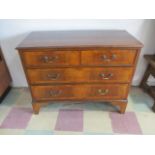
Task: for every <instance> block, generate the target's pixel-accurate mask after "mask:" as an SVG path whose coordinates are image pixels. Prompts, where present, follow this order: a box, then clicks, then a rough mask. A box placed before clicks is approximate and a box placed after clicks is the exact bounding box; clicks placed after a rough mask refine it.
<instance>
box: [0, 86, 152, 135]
mask: <svg viewBox="0 0 155 155" xmlns="http://www.w3.org/2000/svg"><path fill="white" fill-rule="evenodd" d="M152 105H153V100H152V98H150V97H149V96H148V95H147V94H146V93H144V92H143V91H142V90H141V89H139V88H137V87H132V88H131V91H130V95H129V98H128V106H127V110H126V113H125V114H119V113H118V112H117V110H118V109H117V108H116V107H113V106H111V105H109V104H107V103H105V104H103V103H91V102H89V103H88V102H87V103H85V104H80V103H79V102H77V103H74V104H73V103H70V102H66V103H65V104H62V103H59V104H58V103H53V104H50V105H48V106H46V107H43V108H42V109H41V111H40V113H39V115H34V114H33V113H32V108H31V96H30V93H29V90H28V89H27V88H14V89H12V90H11V91H10V92H9V94H8V95H7V97H6V98H5V99H4V101H3V102H2V103H1V104H0V135H20V134H22V135H23V134H24V135H53V134H56V135H57V134H86V135H97V134H102V135H111V134H140V135H141V134H155V123H154V121H155V113H153V112H152V110H151V107H152Z"/></svg>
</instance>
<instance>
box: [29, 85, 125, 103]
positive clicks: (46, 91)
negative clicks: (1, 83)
mask: <svg viewBox="0 0 155 155" xmlns="http://www.w3.org/2000/svg"><path fill="white" fill-rule="evenodd" d="M127 89H128V85H127V84H104V85H102V84H92V85H90V84H83V85H80V84H78V85H50V86H31V90H32V94H33V97H34V98H35V99H36V100H40V101H42V100H72V99H79V100H85V99H86V100H91V99H101V100H106V99H110V100H113V99H125V98H126V97H127Z"/></svg>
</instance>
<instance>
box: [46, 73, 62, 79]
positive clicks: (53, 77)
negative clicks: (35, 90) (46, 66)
mask: <svg viewBox="0 0 155 155" xmlns="http://www.w3.org/2000/svg"><path fill="white" fill-rule="evenodd" d="M59 77H60V74H58V73H49V74H47V78H48V79H51V80H57V79H58V78H59Z"/></svg>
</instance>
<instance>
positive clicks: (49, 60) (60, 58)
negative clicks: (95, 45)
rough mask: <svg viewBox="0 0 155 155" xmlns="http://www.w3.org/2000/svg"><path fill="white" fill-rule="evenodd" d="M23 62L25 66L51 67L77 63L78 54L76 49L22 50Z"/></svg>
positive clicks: (78, 61)
mask: <svg viewBox="0 0 155 155" xmlns="http://www.w3.org/2000/svg"><path fill="white" fill-rule="evenodd" d="M22 54H23V59H24V63H25V65H26V66H27V67H43V66H44V67H47V66H50V67H53V66H68V65H79V63H80V54H79V52H78V51H74V52H71V51H66V52H65V51H44V52H40V51H35V50H34V52H32V51H31V52H30V51H29V52H23V53H22Z"/></svg>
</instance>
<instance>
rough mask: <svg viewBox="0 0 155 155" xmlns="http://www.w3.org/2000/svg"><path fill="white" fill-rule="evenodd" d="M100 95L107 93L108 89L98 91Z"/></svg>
mask: <svg viewBox="0 0 155 155" xmlns="http://www.w3.org/2000/svg"><path fill="white" fill-rule="evenodd" d="M98 93H99V94H100V95H106V94H108V93H109V89H98Z"/></svg>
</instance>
